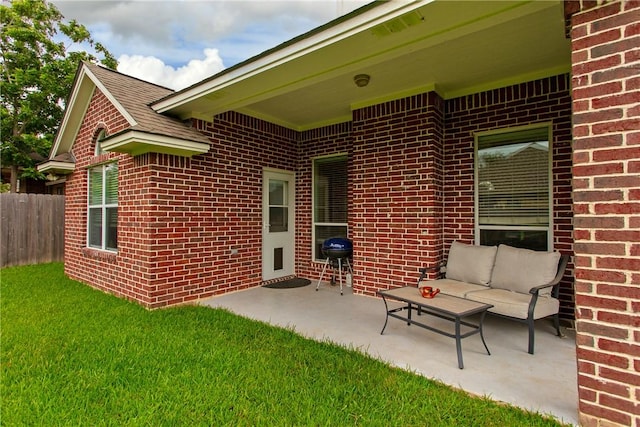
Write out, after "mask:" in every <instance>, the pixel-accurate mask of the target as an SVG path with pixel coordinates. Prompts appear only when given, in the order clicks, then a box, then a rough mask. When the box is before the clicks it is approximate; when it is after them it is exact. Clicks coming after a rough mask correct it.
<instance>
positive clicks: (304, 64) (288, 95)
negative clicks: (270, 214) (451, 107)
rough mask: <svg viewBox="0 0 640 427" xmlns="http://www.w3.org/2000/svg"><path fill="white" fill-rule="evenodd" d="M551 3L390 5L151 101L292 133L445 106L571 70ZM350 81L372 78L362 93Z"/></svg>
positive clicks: (180, 112) (556, 7) (186, 113)
mask: <svg viewBox="0 0 640 427" xmlns="http://www.w3.org/2000/svg"><path fill="white" fill-rule="evenodd" d="M570 66H571V53H570V43H569V41H568V40H567V39H566V37H565V21H564V14H563V5H562V1H560V0H553V1H495V2H491V1H456V2H451V1H440V0H436V1H432V0H422V1H412V2H404V1H398V2H396V1H389V2H382V3H380V4H378V5H376V6H375V7H365V8H363V9H362V10H358V11H356V12H354V13H352V14H351V15H348V16H347V17H346V18H343V19H339V20H337V21H335V22H333V23H330V24H328V25H327V26H325V27H321V28H320V29H318V30H314V31H312V32H310V33H307V34H305V35H303V36H300V37H298V38H296V39H294V40H292V41H291V42H288V43H285V44H283V45H281V46H278V47H276V48H275V49H272V50H270V51H267V52H265V53H263V54H261V55H258V56H257V57H255V58H252V59H249V60H248V61H246V62H244V63H241V64H239V65H237V66H235V67H232V68H230V69H228V70H225V71H223V72H221V73H219V74H217V75H215V76H213V77H212V78H210V79H207V80H204V81H202V82H200V83H198V84H196V85H194V86H191V87H189V88H186V89H184V90H182V91H180V92H177V93H175V94H173V95H170V96H168V97H167V98H164V99H162V100H159V101H158V102H156V103H154V105H153V108H154V109H155V110H156V111H158V112H161V113H168V114H171V115H174V116H177V117H180V118H182V119H186V118H192V117H195V118H201V119H205V120H212V118H213V116H215V115H216V114H220V113H223V112H226V111H238V112H241V113H244V114H247V115H250V116H254V117H258V118H262V119H265V120H268V121H270V122H273V123H277V124H281V125H283V126H286V127H288V128H291V129H295V130H306V129H311V128H315V127H319V126H323V125H326V124H332V123H338V122H343V121H348V120H351V117H352V111H353V110H354V109H357V108H362V107H366V106H369V105H375V104H378V103H381V102H384V101H388V100H392V99H398V98H402V97H405V96H410V95H413V94H417V93H423V92H425V91H434V90H435V91H436V92H438V93H439V94H440V95H441V96H442V97H443V98H444V99H450V98H455V97H458V96H463V95H467V94H471V93H477V92H480V91H485V90H490V89H494V88H498V87H504V86H508V85H512V84H517V83H522V82H526V81H531V80H535V79H538V78H543V77H548V76H552V75H557V74H562V73H566V72H569V71H570ZM357 74H367V75H369V76H370V77H371V79H370V82H369V84H368V85H367V86H365V87H358V86H356V85H355V84H354V81H353V78H354V76H355V75H357Z"/></svg>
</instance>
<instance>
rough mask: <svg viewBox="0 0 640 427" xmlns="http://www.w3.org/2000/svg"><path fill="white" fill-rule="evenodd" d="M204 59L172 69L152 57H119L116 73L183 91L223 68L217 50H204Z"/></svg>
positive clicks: (194, 60)
mask: <svg viewBox="0 0 640 427" xmlns="http://www.w3.org/2000/svg"><path fill="white" fill-rule="evenodd" d="M204 56H205V58H204V59H192V60H191V61H189V62H188V63H187V64H186V65H184V66H182V67H179V68H174V67H172V66H170V65H166V64H165V63H164V62H163V61H162V60H161V59H158V58H156V57H154V56H142V55H121V56H120V57H119V58H118V71H120V72H121V73H123V74H127V75H130V76H133V77H137V78H139V79H142V80H146V81H148V82H151V83H155V84H158V85H161V86H165V87H168V88H170V89H174V90H180V89H184V88H185V87H188V86H190V85H192V84H194V83H197V82H199V81H200V80H203V79H205V78H207V77H210V76H212V75H213V74H216V73H218V72H220V71H222V70H223V69H224V68H225V67H224V64H223V63H222V59H221V58H220V55H219V54H218V50H217V49H205V50H204Z"/></svg>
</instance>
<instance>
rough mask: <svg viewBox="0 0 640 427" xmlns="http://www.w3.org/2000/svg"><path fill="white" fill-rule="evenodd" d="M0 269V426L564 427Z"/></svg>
mask: <svg viewBox="0 0 640 427" xmlns="http://www.w3.org/2000/svg"><path fill="white" fill-rule="evenodd" d="M0 274H1V276H0V280H1V284H0V292H1V294H0V297H1V303H0V304H1V305H0V309H1V311H0V315H1V317H0V321H1V334H2V335H1V341H0V345H1V360H0V362H1V371H0V375H1V376H0V380H1V384H0V385H1V388H0V399H1V400H0V402H1V403H0V408H1V409H0V410H1V412H0V417H1V418H0V421H1V423H2V425H3V426H15V425H38V426H40V425H73V426H77V425H82V426H102V425H113V426H124V425H143V426H164V425H167V426H168V425H171V426H174V425H189V426H191V425H202V426H219V425H233V426H235V425H266V426H271V425H277V426H283V425H288V426H293V425H296V426H298V425H304V426H306V425H325V426H345V425H363V426H418V425H428V426H500V427H502V426H518V425H522V426H552V425H561V424H559V423H557V422H556V421H555V420H553V419H549V418H545V417H542V416H540V415H538V414H533V413H528V412H525V411H522V410H520V409H517V408H513V407H510V406H506V405H501V404H498V403H495V402H493V401H491V400H488V399H485V398H474V397H470V396H469V395H467V394H465V393H464V392H462V391H459V390H454V389H451V388H449V387H447V386H445V385H443V384H440V383H437V382H434V381H431V380H427V379H425V378H423V377H421V376H418V375H414V374H411V373H409V372H406V371H404V370H401V369H397V368H392V367H389V366H388V365H386V364H384V363H382V362H380V361H378V360H375V359H372V358H370V357H367V356H364V355H362V354H361V353H358V352H356V351H352V350H349V349H345V348H342V347H339V346H336V345H333V344H329V343H320V342H316V341H312V340H308V339H305V338H302V337H300V336H298V335H296V334H295V333H294V332H292V331H290V330H286V329H281V328H276V327H272V326H269V325H266V324H264V323H260V322H256V321H252V320H247V319H244V318H241V317H238V316H235V315H233V314H231V313H229V312H226V311H224V310H214V309H211V308H205V307H195V306H191V307H179V308H172V309H164V310H156V311H147V310H145V309H144V308H142V307H140V306H138V305H136V304H134V303H130V302H128V301H124V300H121V299H118V298H115V297H113V296H110V295H106V294H103V293H101V292H99V291H95V290H93V289H91V288H89V287H88V286H85V285H82V284H80V283H78V282H75V281H72V280H69V279H67V278H66V277H65V276H64V274H63V269H62V265H61V264H44V265H37V266H26V267H12V268H5V269H3V270H1V271H0Z"/></svg>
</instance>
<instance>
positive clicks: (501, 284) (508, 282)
mask: <svg viewBox="0 0 640 427" xmlns="http://www.w3.org/2000/svg"><path fill="white" fill-rule="evenodd" d="M558 261H560V253H559V252H540V251H532V250H529V249H519V248H514V247H511V246H507V245H500V246H499V247H498V253H497V254H496V263H495V265H494V267H493V275H492V276H491V287H493V288H499V289H507V290H510V291H515V292H523V293H529V289H531V288H532V287H534V286H540V285H546V284H547V283H550V282H551V281H553V278H554V277H555V276H556V272H557V271H558ZM549 292H550V289H548V290H546V292H543V293H549Z"/></svg>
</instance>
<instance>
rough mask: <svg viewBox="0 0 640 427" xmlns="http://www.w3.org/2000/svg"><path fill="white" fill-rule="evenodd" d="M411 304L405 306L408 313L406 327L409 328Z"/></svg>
mask: <svg viewBox="0 0 640 427" xmlns="http://www.w3.org/2000/svg"><path fill="white" fill-rule="evenodd" d="M411 309H412V307H411V303H408V304H407V310H408V311H409V313H408V314H407V326H411Z"/></svg>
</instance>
